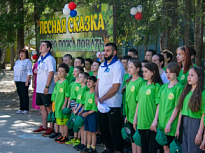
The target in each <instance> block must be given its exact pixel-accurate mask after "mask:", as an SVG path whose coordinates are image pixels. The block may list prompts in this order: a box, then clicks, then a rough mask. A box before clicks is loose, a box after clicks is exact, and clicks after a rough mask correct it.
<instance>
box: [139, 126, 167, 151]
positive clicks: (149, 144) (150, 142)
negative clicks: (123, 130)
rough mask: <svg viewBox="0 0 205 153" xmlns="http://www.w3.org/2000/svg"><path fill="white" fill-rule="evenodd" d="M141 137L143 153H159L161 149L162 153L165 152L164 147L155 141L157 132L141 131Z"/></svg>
mask: <svg viewBox="0 0 205 153" xmlns="http://www.w3.org/2000/svg"><path fill="white" fill-rule="evenodd" d="M139 134H140V135H141V149H142V153H157V150H159V149H160V153H161V152H163V147H162V146H160V145H159V144H158V143H157V141H156V140H155V137H156V134H157V133H156V132H154V131H151V130H149V129H148V130H139Z"/></svg>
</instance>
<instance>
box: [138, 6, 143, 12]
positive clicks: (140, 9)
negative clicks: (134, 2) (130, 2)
mask: <svg viewBox="0 0 205 153" xmlns="http://www.w3.org/2000/svg"><path fill="white" fill-rule="evenodd" d="M137 12H140V13H141V12H142V5H138V6H137Z"/></svg>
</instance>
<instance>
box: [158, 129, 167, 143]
mask: <svg viewBox="0 0 205 153" xmlns="http://www.w3.org/2000/svg"><path fill="white" fill-rule="evenodd" d="M155 139H156V141H157V142H158V143H159V144H160V145H161V146H165V145H167V143H168V142H167V136H166V135H165V134H164V133H163V132H162V131H160V130H159V129H158V128H157V135H156V137H155Z"/></svg>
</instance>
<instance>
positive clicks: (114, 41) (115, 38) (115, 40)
mask: <svg viewBox="0 0 205 153" xmlns="http://www.w3.org/2000/svg"><path fill="white" fill-rule="evenodd" d="M113 20H114V21H113V43H115V44H116V43H117V6H116V5H114V6H113Z"/></svg>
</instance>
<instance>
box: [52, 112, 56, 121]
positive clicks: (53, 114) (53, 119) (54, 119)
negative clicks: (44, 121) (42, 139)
mask: <svg viewBox="0 0 205 153" xmlns="http://www.w3.org/2000/svg"><path fill="white" fill-rule="evenodd" d="M51 122H53V123H55V122H56V118H55V112H53V113H52V115H51Z"/></svg>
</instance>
